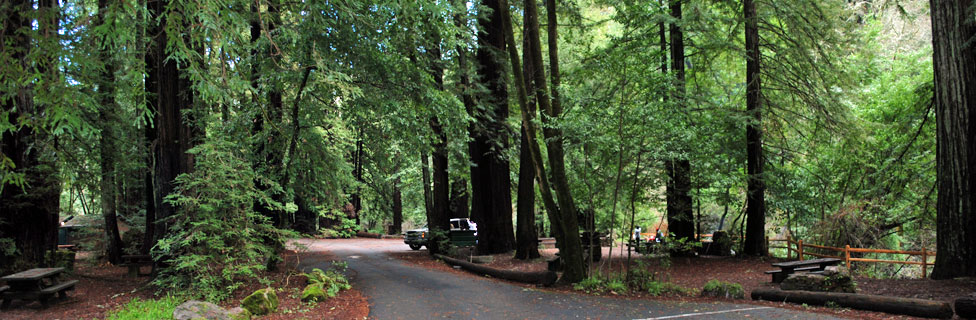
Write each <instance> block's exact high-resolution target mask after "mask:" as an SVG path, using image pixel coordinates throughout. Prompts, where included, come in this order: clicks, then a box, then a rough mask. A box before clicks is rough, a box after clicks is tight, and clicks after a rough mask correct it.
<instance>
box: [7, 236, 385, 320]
mask: <svg viewBox="0 0 976 320" xmlns="http://www.w3.org/2000/svg"><path fill="white" fill-rule="evenodd" d="M79 256H84V254H79ZM283 257H284V260H285V261H284V262H281V263H280V264H279V265H278V270H277V271H274V272H268V273H267V274H266V276H267V278H268V279H269V280H271V281H272V284H271V286H272V287H275V288H278V289H279V292H278V299H279V303H280V305H279V307H278V312H277V313H275V314H271V315H268V316H264V317H260V319H274V320H278V319H309V318H312V319H364V318H365V317H366V316H367V315H368V314H369V305H368V303H367V301H366V297H365V296H363V294H362V292H360V291H359V290H357V289H356V288H353V289H350V290H345V291H342V292H340V293H339V295H338V296H336V297H335V298H332V299H329V300H327V301H324V302H320V303H318V304H316V305H314V306H313V305H308V304H305V303H303V302H301V301H300V299H299V296H300V295H301V290H302V289H303V288H304V286H305V277H304V276H302V275H300V273H299V272H297V271H296V266H297V265H298V264H299V262H301V261H303V260H307V259H325V260H330V259H331V260H334V259H333V257H332V256H331V255H329V254H328V253H327V252H302V253H296V252H295V251H287V252H285V254H284V256H283ZM147 269H148V268H144V271H148V270H147ZM66 278H68V279H76V280H79V281H78V284H77V285H76V286H75V290H74V291H68V298H67V299H65V300H57V299H56V298H55V299H52V300H51V306H50V307H48V308H43V307H41V305H40V303H37V302H33V301H31V302H24V301H20V300H16V301H14V302H13V304H12V305H11V306H10V308H9V309H7V310H3V311H0V319H11V320H13V319H103V318H105V317H106V314H107V313H108V312H109V311H111V310H117V309H120V308H122V307H123V306H124V305H125V304H126V303H128V302H129V301H130V300H132V299H133V298H139V299H142V300H146V299H152V298H154V294H155V293H156V292H163V294H165V290H157V288H155V287H153V286H151V285H150V284H149V280H148V279H149V278H148V277H138V278H132V277H128V276H127V270H126V268H125V267H116V266H112V265H109V264H107V263H105V262H102V263H92V262H90V261H87V260H86V259H85V258H79V259H78V260H76V261H75V270H74V272H73V273H71V274H70V275H68V276H67V277H66ZM264 287H265V285H263V284H261V283H259V282H257V281H253V282H252V283H248V284H246V285H245V286H243V287H242V288H240V289H238V290H237V291H235V292H234V293H233V294H232V296H231V297H230V298H229V299H226V300H224V301H223V302H221V303H219V305H220V306H222V307H224V308H228V309H229V308H233V307H237V306H240V302H241V300H243V299H244V297H246V296H247V295H249V294H251V293H252V292H254V291H255V290H257V289H261V288H264Z"/></svg>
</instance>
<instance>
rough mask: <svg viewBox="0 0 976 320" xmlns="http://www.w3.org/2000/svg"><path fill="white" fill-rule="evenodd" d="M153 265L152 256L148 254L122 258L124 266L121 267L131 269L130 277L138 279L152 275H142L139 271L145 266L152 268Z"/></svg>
mask: <svg viewBox="0 0 976 320" xmlns="http://www.w3.org/2000/svg"><path fill="white" fill-rule="evenodd" d="M152 263H153V261H152V257H151V256H149V255H147V254H134V255H124V256H122V264H120V266H125V267H127V268H129V276H130V277H138V276H141V275H145V276H148V275H150V274H148V273H141V272H140V270H139V269H141V268H142V267H145V266H151V265H152Z"/></svg>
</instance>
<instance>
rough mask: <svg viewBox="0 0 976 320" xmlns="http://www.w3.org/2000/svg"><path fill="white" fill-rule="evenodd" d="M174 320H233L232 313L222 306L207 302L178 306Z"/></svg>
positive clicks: (174, 312)
mask: <svg viewBox="0 0 976 320" xmlns="http://www.w3.org/2000/svg"><path fill="white" fill-rule="evenodd" d="M173 319H176V320H201V319H205V320H233V319H232V318H231V317H230V313H229V312H227V310H224V308H221V307H220V306H218V305H216V304H213V303H210V302H206V301H197V300H190V301H187V302H184V303H183V304H181V305H179V306H176V309H174V310H173Z"/></svg>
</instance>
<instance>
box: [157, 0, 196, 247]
mask: <svg viewBox="0 0 976 320" xmlns="http://www.w3.org/2000/svg"><path fill="white" fill-rule="evenodd" d="M168 3H169V1H168V0H157V1H147V4H146V5H147V6H148V7H149V8H148V9H149V13H150V14H151V15H152V16H153V17H160V19H159V26H158V30H157V31H158V32H156V33H152V34H151V35H152V36H153V37H154V38H153V41H154V42H155V43H154V45H155V48H154V49H153V50H150V51H149V54H151V55H152V57H151V59H152V64H154V65H156V66H158V70H157V71H158V75H159V77H158V80H157V81H156V82H155V85H156V87H155V88H153V90H152V92H149V94H150V96H153V97H155V99H156V108H157V109H156V119H155V124H156V130H157V131H156V135H157V141H156V143H157V145H158V148H159V149H158V152H157V153H156V159H155V160H156V164H157V165H156V167H155V186H154V191H155V199H154V202H155V205H156V220H155V223H156V226H155V232H154V234H153V237H154V243H155V242H158V241H159V239H162V238H163V237H165V236H166V234H168V233H169V224H168V222H166V220H167V219H168V218H169V217H171V216H173V215H174V214H175V213H176V208H175V207H174V206H172V205H170V204H169V203H167V202H165V201H163V199H164V198H165V197H166V196H167V195H169V194H170V193H172V192H173V189H174V185H173V180H174V179H175V178H176V176H178V175H180V174H181V173H187V172H190V171H191V170H192V158H191V157H190V156H189V154H187V153H186V151H187V150H189V149H190V148H191V147H192V144H193V136H192V133H193V130H192V128H191V125H190V124H189V123H187V121H186V119H184V118H183V114H182V113H183V112H184V111H189V110H191V109H192V108H193V96H194V94H193V90H192V88H191V86H190V79H189V78H188V76H187V75H186V71H185V70H184V69H183V68H184V66H182V65H180V64H178V63H177V62H176V61H175V60H173V59H166V57H167V55H168V51H169V50H168V49H167V46H166V44H167V42H168V41H169V39H168V38H169V37H170V36H171V35H168V34H167V32H169V31H168V30H172V29H176V30H180V29H182V28H180V27H177V28H171V27H168V26H167V24H168V23H169V22H168V21H167V19H166V15H164V14H178V12H173V11H171V10H172V9H166V8H167V6H168ZM162 259H165V258H162ZM162 259H161V260H159V261H157V266H158V264H159V263H161V262H162Z"/></svg>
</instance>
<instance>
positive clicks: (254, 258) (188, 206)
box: [152, 138, 284, 301]
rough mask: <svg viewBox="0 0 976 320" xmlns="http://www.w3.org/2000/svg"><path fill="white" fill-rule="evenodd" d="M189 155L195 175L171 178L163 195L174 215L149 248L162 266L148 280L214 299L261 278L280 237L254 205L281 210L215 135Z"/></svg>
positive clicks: (245, 164) (229, 146)
mask: <svg viewBox="0 0 976 320" xmlns="http://www.w3.org/2000/svg"><path fill="white" fill-rule="evenodd" d="M189 152H190V153H192V154H195V155H196V163H195V169H194V171H193V172H192V173H189V174H181V175H180V176H179V177H177V178H176V189H175V190H174V192H173V193H172V194H170V195H169V196H167V197H166V201H167V202H168V203H170V204H171V205H173V206H175V207H177V208H178V210H177V212H176V213H175V214H174V215H173V216H171V217H168V218H167V219H166V222H167V223H168V225H169V231H168V232H166V233H165V234H166V237H165V238H163V239H160V241H159V243H158V244H157V245H156V246H155V247H154V248H153V251H152V254H153V256H154V257H155V258H157V259H161V260H164V261H165V264H164V267H163V268H162V269H161V270H160V273H159V276H158V277H157V278H156V280H155V283H156V284H157V285H159V286H161V287H163V288H169V289H174V290H180V292H184V293H186V294H188V295H190V296H195V297H196V296H202V297H204V298H205V299H206V300H208V301H220V300H223V299H224V298H227V297H228V296H229V294H230V292H232V291H234V290H235V289H237V288H239V287H240V286H241V285H242V284H243V283H245V282H249V281H253V280H254V279H259V280H261V281H263V279H262V278H261V276H260V272H261V271H264V270H265V269H266V266H267V265H268V264H269V263H270V262H272V261H274V260H273V258H277V257H278V253H277V251H278V250H279V249H280V248H282V247H283V243H284V240H283V239H284V235H283V234H282V231H280V230H278V229H276V228H275V227H274V226H272V224H271V222H270V221H269V219H268V217H265V216H263V215H261V214H259V213H257V212H255V210H254V204H255V203H262V204H265V205H267V206H270V207H274V208H279V209H280V208H282V206H281V205H280V204H278V203H276V202H274V201H272V200H271V198H270V197H269V196H268V195H267V194H266V193H264V192H261V191H260V190H258V188H257V186H256V184H255V181H256V180H258V177H257V175H256V174H255V172H254V170H253V169H252V168H251V165H250V164H249V163H248V162H247V161H245V160H244V158H243V156H241V155H240V154H238V153H239V152H240V150H239V148H238V147H237V146H235V145H233V144H232V143H230V142H228V141H223V140H220V139H219V138H217V139H214V140H211V141H208V142H207V143H204V144H201V145H198V146H196V147H194V148H193V149H191V150H190V151H189ZM269 183H270V182H269ZM264 282H266V281H264Z"/></svg>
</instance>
